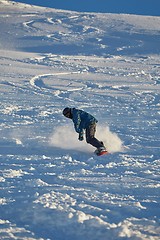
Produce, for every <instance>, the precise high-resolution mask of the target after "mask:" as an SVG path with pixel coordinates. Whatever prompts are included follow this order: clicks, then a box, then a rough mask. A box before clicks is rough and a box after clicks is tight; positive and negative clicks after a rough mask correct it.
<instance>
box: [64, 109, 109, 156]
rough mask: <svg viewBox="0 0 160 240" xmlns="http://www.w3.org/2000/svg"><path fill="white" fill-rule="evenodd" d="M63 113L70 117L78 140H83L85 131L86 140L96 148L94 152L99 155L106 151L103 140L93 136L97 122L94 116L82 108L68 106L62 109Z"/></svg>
mask: <svg viewBox="0 0 160 240" xmlns="http://www.w3.org/2000/svg"><path fill="white" fill-rule="evenodd" d="M63 115H64V116H65V117H67V118H70V119H72V121H73V123H74V127H75V131H76V132H77V133H78V134H79V137H78V139H79V140H80V141H83V139H84V138H83V135H84V131H85V135H86V142H87V143H89V144H91V145H92V146H94V147H96V148H97V150H96V151H95V152H96V154H97V155H100V154H101V153H102V152H106V148H105V146H104V144H103V142H101V141H99V140H98V139H97V138H95V132H96V123H97V122H98V121H97V119H96V118H95V117H93V116H92V115H91V114H89V113H87V112H85V111H83V110H80V109H76V108H69V107H66V108H64V109H63Z"/></svg>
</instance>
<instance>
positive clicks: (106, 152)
mask: <svg viewBox="0 0 160 240" xmlns="http://www.w3.org/2000/svg"><path fill="white" fill-rule="evenodd" d="M94 153H95V154H96V155H97V156H102V155H105V154H109V152H108V151H107V150H106V151H102V152H97V151H95V152H94Z"/></svg>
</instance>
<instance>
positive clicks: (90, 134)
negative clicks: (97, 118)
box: [86, 123, 104, 148]
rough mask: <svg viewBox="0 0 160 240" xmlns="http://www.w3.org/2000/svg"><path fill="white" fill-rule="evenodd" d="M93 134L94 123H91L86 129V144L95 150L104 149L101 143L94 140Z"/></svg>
mask: <svg viewBox="0 0 160 240" xmlns="http://www.w3.org/2000/svg"><path fill="white" fill-rule="evenodd" d="M95 132H96V123H91V124H90V125H89V127H88V128H86V142H87V143H89V144H91V145H92V146H94V147H96V148H99V147H104V145H103V142H100V141H99V140H98V139H97V138H95Z"/></svg>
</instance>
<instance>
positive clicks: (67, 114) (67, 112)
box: [63, 107, 71, 118]
mask: <svg viewBox="0 0 160 240" xmlns="http://www.w3.org/2000/svg"><path fill="white" fill-rule="evenodd" d="M63 115H64V116H65V117H68V118H71V108H69V107H66V108H64V109H63Z"/></svg>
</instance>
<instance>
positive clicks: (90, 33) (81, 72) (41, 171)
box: [0, 1, 160, 240]
mask: <svg viewBox="0 0 160 240" xmlns="http://www.w3.org/2000/svg"><path fill="white" fill-rule="evenodd" d="M0 5H2V6H3V15H2V20H1V21H2V22H3V20H4V18H5V17H6V16H7V21H6V22H7V23H6V24H8V25H6V26H8V28H7V29H8V30H7V31H8V33H6V32H5V31H4V35H5V34H9V35H10V36H11V38H8V39H9V40H8V42H7V44H8V43H9V42H10V41H11V40H10V39H13V38H14V37H13V35H14V32H13V31H12V29H11V28H9V24H10V25H11V19H12V20H13V19H15V12H14V11H13V10H12V9H14V10H15V9H16V15H17V18H16V22H15V26H16V29H17V31H18V32H17V34H19V35H20V36H23V38H22V39H23V40H24V41H25V40H28V42H27V43H26V42H25V43H24V42H23V43H22V41H20V40H17V39H16V37H15V39H14V41H15V43H16V41H18V42H19V49H18V50H16V51H15V50H14V51H13V50H12V49H10V51H9V50H8V51H9V57H8V53H7V52H5V50H0V52H1V58H0V65H1V68H2V69H3V71H1V73H0V76H1V77H0V94H1V108H0V131H1V137H0V191H1V195H0V212H1V216H0V238H1V239H18V240H20V239H27V240H28V239H41V240H42V239H44V240H46V239H51V240H52V239H55V240H62V239H63V240H64V239H66V240H68V239H70V240H71V239H74V240H82V239H92V240H97V239H102V240H106V239H111V240H112V239H113V240H117V239H134V240H136V239H143V240H158V239H159V236H160V227H159V207H160V205H159V204H160V201H159V196H160V190H159V189H160V176H159V164H160V159H159V150H160V137H159V132H158V131H159V113H160V111H159V110H160V108H159V107H160V104H159V100H160V91H159V90H160V88H159V82H160V69H159V66H160V62H159V54H156V53H155V52H156V50H155V49H156V46H155V49H154V47H151V48H149V50H150V51H151V54H148V50H146V47H145V44H146V43H145V38H144V37H142V36H141V35H139V38H140V36H141V37H142V39H138V37H137V39H136V37H135V36H136V32H139V31H140V30H141V31H142V29H143V30H144V34H148V35H147V36H151V38H154V35H153V36H152V35H151V33H150V31H152V34H154V32H155V37H156V36H157V35H156V33H157V32H158V30H159V24H158V23H157V22H159V18H158V19H157V22H156V18H151V19H149V17H146V21H147V22H148V25H147V24H145V23H144V25H143V24H142V23H140V22H139V20H136V19H134V16H130V18H129V16H124V15H120V16H115V15H110V14H109V15H106V16H102V15H96V14H87V13H84V14H82V13H81V14H79V13H76V12H75V13H74V12H69V11H68V12H67V11H57V10H49V9H45V10H44V9H43V8H38V7H26V6H25V5H23V4H20V5H19V4H16V3H15V4H13V3H12V2H10V3H9V2H7V1H0ZM7 6H8V8H9V9H11V10H10V11H9V12H8V11H7V9H8V8H7ZM23 6H24V7H23ZM5 11H6V12H5ZM10 18H11V19H10ZM137 18H138V17H137ZM142 19H143V18H142ZM148 19H149V20H148ZM149 21H150V24H149ZM106 22H107V23H108V25H107V27H104V25H105V24H104V23H106ZM142 22H143V21H142ZM152 22H153V23H154V27H155V28H154V29H152V28H151V26H153V23H152ZM100 23H103V24H102V25H100ZM141 24H142V26H141ZM111 27H112V28H111ZM18 29H19V30H18ZM110 29H112V34H111V30H110ZM127 29H130V30H127ZM53 30H54V31H53ZM113 31H115V32H113ZM123 31H124V36H123ZM127 31H129V34H131V33H132V34H133V35H134V33H135V35H134V38H135V39H134V38H133V40H132V39H131V37H130V41H128V42H126V41H125V40H124V39H125V36H127V37H128V38H129V34H128V32H127ZM156 31H157V32H156ZM116 32H118V33H117V35H116ZM149 33H150V35H149ZM105 34H106V35H105ZM118 34H119V35H118ZM141 34H142V33H141ZM142 35H143V34H142ZM117 36H119V37H117ZM147 36H146V38H147ZM109 39H110V41H109ZM118 39H119V40H118ZM120 39H121V40H120ZM35 40H36V42H37V46H40V47H36V45H35ZM75 40H77V41H76V44H75ZM112 40H114V42H112ZM142 40H143V41H142ZM14 41H13V43H12V44H13V45H14ZM118 41H119V42H118ZM53 42H54V43H55V46H57V49H56V47H55V49H54V51H53V53H51V52H49V51H47V50H50V49H51V48H48V47H47V45H48V46H50V44H52V43H53ZM137 43H138V44H137ZM10 44H11V43H10ZM12 44H11V45H10V46H12V47H13V45H12ZM25 44H26V45H25ZM32 44H33V45H32ZM56 44H57V45H56ZM69 44H73V47H72V48H70V47H69ZM108 44H110V46H109V47H108ZM128 44H129V45H128ZM63 45H65V46H64V47H63V49H62V50H61V47H62V46H63ZM82 45H83V46H82ZM153 45H154V44H153ZM7 46H8V45H7ZM24 46H25V47H24ZM58 46H59V48H58ZM93 46H94V49H95V51H94V54H92V53H91V52H92V51H93ZM2 47H3V39H2ZM2 47H1V49H2ZM32 47H33V48H32ZM51 47H53V46H52V45H51ZM148 47H150V46H149V45H148ZM24 48H25V50H26V49H28V50H29V51H28V52H27V50H26V51H23V52H22V51H21V50H24ZM141 48H142V49H141ZM37 49H39V50H40V49H43V50H44V49H45V51H44V52H43V51H40V52H39V53H35V52H38V51H35V50H37ZM58 49H59V52H58ZM104 49H108V52H107V54H106V55H105V56H104V55H103V54H102V52H103V51H104ZM111 49H112V50H113V51H112V52H111ZM136 49H139V55H137V54H135V55H134V54H133V55H132V54H131V53H132V52H134V51H136ZM85 51H86V56H84V53H85ZM127 51H128V52H127ZM145 51H146V52H145ZM154 51H155V52H154ZM62 52H63V54H62ZM70 53H72V54H70ZM115 53H116V54H115ZM126 53H128V55H127V54H126ZM65 106H70V107H79V108H82V109H84V110H86V111H88V112H90V113H91V114H93V115H95V116H96V117H97V118H98V120H99V125H100V127H101V124H102V125H106V126H108V125H109V127H110V129H111V130H108V131H109V133H110V134H111V133H112V134H111V135H110V136H112V137H113V136H114V137H115V134H117V135H116V136H117V139H118V140H119V141H123V143H124V146H123V149H122V148H121V149H120V148H119V150H117V151H115V153H113V154H109V155H106V156H103V157H101V158H100V157H96V156H94V154H93V153H92V150H93V149H92V150H90V149H89V150H88V149H87V148H85V147H83V146H81V147H80V149H78V150H76V149H75V146H77V145H76V143H75V145H74V143H73V149H67V148H66V149H64V148H63V146H55V145H54V143H53V142H54V139H53V136H54V133H55V130H56V129H58V128H59V127H60V126H64V125H67V126H68V131H66V133H67V134H68V136H67V137H68V141H70V140H69V138H71V137H72V135H71V134H70V132H69V131H70V126H71V124H72V123H71V122H70V121H68V120H67V119H64V117H63V116H62V109H63V108H64V107H65ZM72 130H73V129H72ZM72 130H71V131H72ZM111 131H112V132H111ZM62 133H63V132H62ZM64 138H66V136H65V131H64ZM51 140H52V141H51ZM109 140H110V141H109V144H110V146H111V147H113V145H114V143H113V142H112V140H113V139H112V140H111V139H109ZM75 142H77V139H76V138H75ZM63 144H64V139H62V145H63ZM77 144H81V143H79V142H78V143H77ZM84 145H85V144H84ZM86 149H87V150H86Z"/></svg>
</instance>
